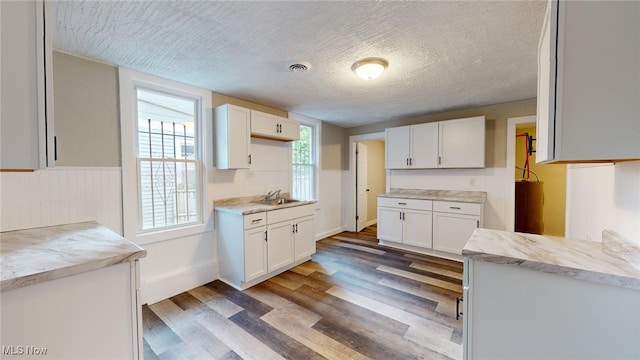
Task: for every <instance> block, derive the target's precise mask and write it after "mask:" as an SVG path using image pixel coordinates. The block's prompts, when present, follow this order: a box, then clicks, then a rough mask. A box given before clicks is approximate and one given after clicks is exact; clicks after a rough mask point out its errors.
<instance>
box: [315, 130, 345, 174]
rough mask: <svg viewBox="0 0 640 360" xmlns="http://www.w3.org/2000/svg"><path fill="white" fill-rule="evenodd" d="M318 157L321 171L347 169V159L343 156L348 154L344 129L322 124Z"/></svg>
mask: <svg viewBox="0 0 640 360" xmlns="http://www.w3.org/2000/svg"><path fill="white" fill-rule="evenodd" d="M320 138H321V139H320V146H321V149H320V152H321V154H320V157H321V161H322V164H321V165H320V168H321V169H323V170H347V169H349V159H348V157H346V158H345V154H347V155H348V154H349V151H348V150H347V149H348V145H347V138H346V137H345V129H344V128H341V127H339V126H335V125H331V124H329V123H322V134H320Z"/></svg>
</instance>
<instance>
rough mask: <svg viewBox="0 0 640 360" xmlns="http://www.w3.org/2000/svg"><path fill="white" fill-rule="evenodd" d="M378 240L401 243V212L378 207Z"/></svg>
mask: <svg viewBox="0 0 640 360" xmlns="http://www.w3.org/2000/svg"><path fill="white" fill-rule="evenodd" d="M378 239H380V240H387V241H395V242H399V243H401V242H402V210H401V209H396V208H385V207H378Z"/></svg>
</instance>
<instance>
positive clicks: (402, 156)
mask: <svg viewBox="0 0 640 360" xmlns="http://www.w3.org/2000/svg"><path fill="white" fill-rule="evenodd" d="M410 135H411V126H401V127H395V128H389V129H386V130H385V147H384V151H385V157H386V161H385V163H384V167H385V169H407V168H408V167H409V157H410V156H411V154H410V151H411V144H410V137H411V136H410Z"/></svg>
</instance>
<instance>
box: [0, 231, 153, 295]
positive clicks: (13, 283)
mask: <svg viewBox="0 0 640 360" xmlns="http://www.w3.org/2000/svg"><path fill="white" fill-rule="evenodd" d="M146 255H147V251H146V250H144V249H142V248H141V247H139V246H137V245H135V244H134V243H132V242H130V241H129V240H127V239H125V238H123V237H122V236H120V235H119V234H116V233H115V232H113V231H111V230H109V229H107V228H106V227H104V226H101V225H100V224H98V223H96V222H83V223H76V224H68V225H58V226H48V227H42V228H34V229H27V230H18V231H7V232H2V233H0V259H1V260H0V269H1V273H0V276H1V278H0V291H8V290H12V289H16V288H20V287H23V286H27V285H33V284H37V283H40V282H44V281H48V280H53V279H59V278H62V277H65V276H70V275H74V274H79V273H83V272H87V271H91V270H96V269H101V268H105V267H107V266H111V265H116V264H120V263H124V262H127V261H133V260H136V259H140V258H143V257H145V256H146Z"/></svg>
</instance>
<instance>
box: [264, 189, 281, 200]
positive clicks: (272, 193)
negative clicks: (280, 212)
mask: <svg viewBox="0 0 640 360" xmlns="http://www.w3.org/2000/svg"><path fill="white" fill-rule="evenodd" d="M280 191H282V190H280V189H278V190H275V191H269V192H268V193H267V195H265V197H264V199H265V200H271V198H273V197H274V196H275V199H280Z"/></svg>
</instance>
